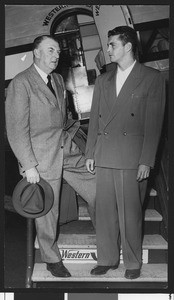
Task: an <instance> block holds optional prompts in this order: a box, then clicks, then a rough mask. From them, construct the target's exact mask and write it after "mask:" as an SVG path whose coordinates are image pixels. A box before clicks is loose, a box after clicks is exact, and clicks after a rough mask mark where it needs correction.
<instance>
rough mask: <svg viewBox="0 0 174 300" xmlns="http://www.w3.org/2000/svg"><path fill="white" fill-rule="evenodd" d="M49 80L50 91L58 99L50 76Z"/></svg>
mask: <svg viewBox="0 0 174 300" xmlns="http://www.w3.org/2000/svg"><path fill="white" fill-rule="evenodd" d="M47 78H48V82H47V86H48V87H49V89H50V91H51V92H52V93H53V94H54V96H55V97H56V93H55V90H54V89H53V87H52V84H51V76H50V75H48V76H47Z"/></svg>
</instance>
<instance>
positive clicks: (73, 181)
mask: <svg viewBox="0 0 174 300" xmlns="http://www.w3.org/2000/svg"><path fill="white" fill-rule="evenodd" d="M40 175H41V177H43V178H44V175H42V174H40ZM62 178H64V179H65V180H66V181H67V183H68V184H69V185H71V186H72V188H73V189H74V190H75V191H76V192H77V193H78V194H79V195H80V196H81V197H82V198H83V199H84V200H85V201H86V202H87V203H88V210H89V213H90V217H91V220H92V222H93V225H94V226H95V194H96V182H95V176H94V175H92V174H90V173H89V172H88V171H87V169H86V166H85V158H84V155H82V153H81V151H80V150H79V148H78V147H77V146H76V144H75V143H74V142H72V145H71V153H70V152H69V151H67V152H66V151H65V153H64V163H63V170H62V177H61V178H59V179H56V180H48V179H46V178H45V179H46V180H47V181H48V182H49V183H50V185H51V186H52V188H53V191H54V204H53V207H52V209H51V210H50V211H49V212H48V213H47V214H46V215H45V216H42V217H40V218H37V219H35V224H36V232H37V239H38V243H39V248H40V252H41V258H42V261H44V262H48V263H55V262H58V261H60V260H61V254H60V251H59V248H58V244H57V239H58V218H59V195H60V187H61V181H62Z"/></svg>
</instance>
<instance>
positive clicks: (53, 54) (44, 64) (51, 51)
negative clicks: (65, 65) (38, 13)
mask: <svg viewBox="0 0 174 300" xmlns="http://www.w3.org/2000/svg"><path fill="white" fill-rule="evenodd" d="M59 55H60V47H59V44H58V43H57V42H56V41H54V40H52V39H51V38H46V39H44V40H43V41H42V42H41V43H40V45H39V47H38V48H37V49H35V57H36V63H37V65H38V67H39V68H40V69H41V70H42V71H44V72H45V73H46V74H49V73H51V72H52V71H53V70H54V69H55V68H56V67H57V65H58V61H59Z"/></svg>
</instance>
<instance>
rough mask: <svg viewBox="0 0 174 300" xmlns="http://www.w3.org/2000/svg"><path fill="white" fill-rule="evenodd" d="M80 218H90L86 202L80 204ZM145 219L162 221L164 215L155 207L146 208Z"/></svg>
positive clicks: (84, 219) (86, 219)
mask: <svg viewBox="0 0 174 300" xmlns="http://www.w3.org/2000/svg"><path fill="white" fill-rule="evenodd" d="M79 220H81V221H88V220H90V217H89V213H88V210H87V206H86V204H85V205H82V206H79ZM145 221H155V222H160V221H162V216H161V215H160V213H159V212H157V211H156V210H155V209H146V211H145Z"/></svg>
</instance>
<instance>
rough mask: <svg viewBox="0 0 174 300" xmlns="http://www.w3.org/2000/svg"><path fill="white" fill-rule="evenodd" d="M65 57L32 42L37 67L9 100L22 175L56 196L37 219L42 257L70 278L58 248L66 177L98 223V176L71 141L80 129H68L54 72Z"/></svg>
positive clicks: (43, 41) (50, 43)
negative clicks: (45, 185)
mask: <svg viewBox="0 0 174 300" xmlns="http://www.w3.org/2000/svg"><path fill="white" fill-rule="evenodd" d="M59 55H60V48H59V44H58V42H57V40H56V39H54V38H53V37H51V36H47V35H43V36H40V37H38V38H36V39H35V41H34V43H33V58H34V63H33V64H32V65H31V66H30V67H29V68H28V69H27V70H25V71H23V72H22V73H20V74H18V75H17V76H16V77H15V78H14V79H13V80H12V81H11V82H10V85H9V87H8V91H7V98H6V127H7V136H8V140H9V143H10V145H11V148H12V150H13V152H14V154H15V156H16V157H17V159H18V161H19V165H20V171H21V174H22V175H23V176H26V178H27V181H28V182H29V183H34V184H35V183H37V182H39V180H40V177H42V178H43V179H45V180H46V181H47V182H49V184H50V185H51V187H52V188H53V192H54V204H53V207H52V209H51V210H50V211H49V212H48V214H46V215H45V216H43V217H40V218H37V219H36V231H37V238H38V242H39V248H40V251H41V257H42V260H43V261H44V262H46V264H47V269H48V270H49V271H50V272H51V273H52V275H54V276H56V277H69V276H71V274H70V273H69V271H68V270H67V269H66V268H65V266H64V265H63V263H62V260H61V255H60V252H59V248H58V245H57V226H58V219H59V194H60V187H61V180H62V177H63V178H64V179H65V180H66V181H67V182H68V183H69V184H70V185H71V186H72V187H73V188H74V189H75V190H76V191H77V192H78V194H79V195H81V196H82V197H83V198H84V200H86V201H87V203H88V208H89V212H90V216H91V219H92V221H93V224H94V225H95V176H93V175H91V174H89V172H87V170H86V166H85V158H84V155H82V152H81V151H80V149H79V148H78V147H77V145H76V144H75V143H74V142H73V141H72V138H73V136H74V135H75V132H76V131H77V129H78V128H74V127H71V128H70V129H69V130H66V128H67V127H66V121H67V120H66V101H65V100H66V91H65V86H64V82H63V79H62V76H61V75H59V74H55V73H52V71H53V70H54V69H55V68H56V67H57V64H58V61H59Z"/></svg>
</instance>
